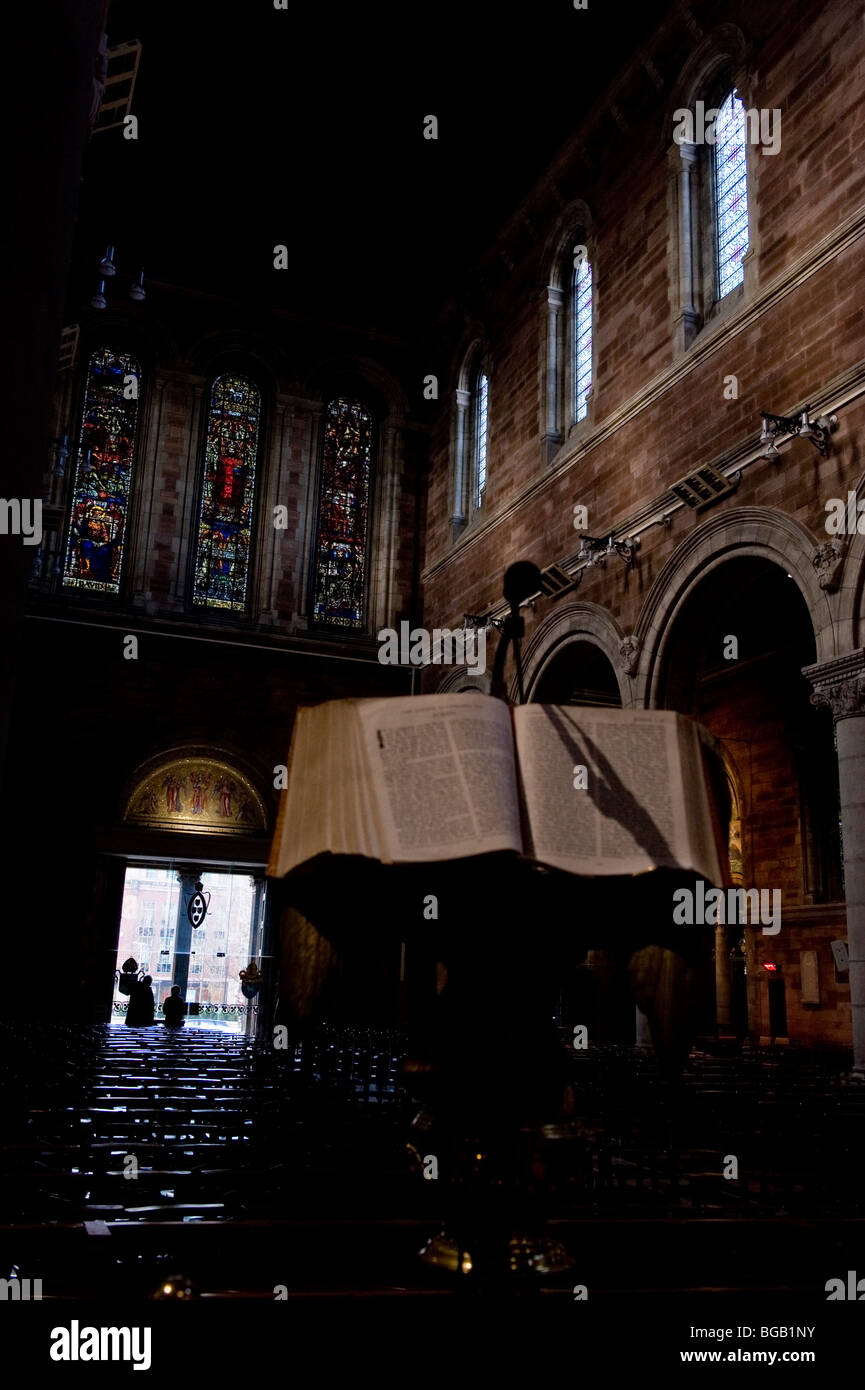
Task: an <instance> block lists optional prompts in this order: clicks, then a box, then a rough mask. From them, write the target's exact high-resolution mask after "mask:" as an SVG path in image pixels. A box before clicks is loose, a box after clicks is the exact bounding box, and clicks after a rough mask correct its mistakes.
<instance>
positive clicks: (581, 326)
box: [573, 260, 592, 421]
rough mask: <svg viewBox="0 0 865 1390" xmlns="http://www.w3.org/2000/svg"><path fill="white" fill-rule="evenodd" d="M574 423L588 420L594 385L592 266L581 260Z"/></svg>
mask: <svg viewBox="0 0 865 1390" xmlns="http://www.w3.org/2000/svg"><path fill="white" fill-rule="evenodd" d="M573 325H574V342H573V363H574V366H573V373H574V420H575V421H577V420H582V419H584V418H585V415H586V411H587V410H588V402H587V400H586V397H587V395H588V392H589V389H590V387H591V385H592V267H591V265H590V264H589V262H588V261H586V260H581V261H580V264H579V266H578V267H577V268H576V269H575V271H574V285H573Z"/></svg>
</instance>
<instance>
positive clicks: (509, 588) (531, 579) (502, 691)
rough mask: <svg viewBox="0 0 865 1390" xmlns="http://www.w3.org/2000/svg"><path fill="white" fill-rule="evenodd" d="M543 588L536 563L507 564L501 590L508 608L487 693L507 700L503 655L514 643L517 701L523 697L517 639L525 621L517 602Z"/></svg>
mask: <svg viewBox="0 0 865 1390" xmlns="http://www.w3.org/2000/svg"><path fill="white" fill-rule="evenodd" d="M541 589H542V584H541V572H540V570H539V569H538V567H537V565H533V564H532V562H531V560H517V561H516V562H515V563H514V564H513V565H508V568H507V569H506V570H505V583H504V588H503V590H502V592H503V595H504V597H505V598H506V599H507V602H508V605H509V607H510V612H509V614H508V616H507V617H506V618H505V620H504V623H503V624H502V635H501V637H500V639H499V644H498V646H497V647H496V656H495V661H494V662H493V673H492V677H491V683H490V693H491V694H492V695H497V696H498V697H499V698H500V699H502V700H506V699H507V697H508V694H507V686H506V685H505V679H504V672H505V657H506V656H507V653H508V647H509V646H510V645H511V644H512V643H513V648H514V662H515V664H516V668H517V690H518V692H519V701H520V704H522V703H523V700H524V699H525V693H524V691H523V661H522V655H521V652H520V640H521V638H522V636H523V633H524V631H525V624H524V622H523V620H522V618H521V617H520V604H521V603H525V601H526V599H527V598H531V597H532V595H533V594H537V593H538V592H539V591H541Z"/></svg>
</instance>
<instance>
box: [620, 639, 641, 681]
mask: <svg viewBox="0 0 865 1390" xmlns="http://www.w3.org/2000/svg"><path fill="white" fill-rule="evenodd" d="M639 660H640V644H639V642H638V641H637V639H636V637H625V638H623V640H622V641H621V642H620V643H619V665H620V666H621V668H622V670H623V671H624V673H625V675H626V676H632V675H633V674H634V672H635V671H636V669H637V664H638V662H639Z"/></svg>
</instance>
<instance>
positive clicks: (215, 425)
mask: <svg viewBox="0 0 865 1390" xmlns="http://www.w3.org/2000/svg"><path fill="white" fill-rule="evenodd" d="M260 418H261V393H260V391H259V390H258V387H257V386H255V385H254V384H253V383H252V382H251V381H248V380H247V379H246V377H242V376H227V375H226V376H220V377H217V379H216V381H214V383H213V387H212V389H211V393H210V408H209V412H208V416H207V436H206V441H205V447H204V482H203V485H202V489H201V509H200V512H199V517H198V544H197V547H196V552H195V578H194V581H193V590H192V599H193V602H194V603H199V604H205V605H206V606H207V607H208V608H227V609H229V610H231V611H232V612H242V611H243V610H244V609H245V608H246V581H247V571H248V569H249V556H250V549H251V540H252V504H253V498H254V495H255V466H256V461H257V458H258V438H259V424H260Z"/></svg>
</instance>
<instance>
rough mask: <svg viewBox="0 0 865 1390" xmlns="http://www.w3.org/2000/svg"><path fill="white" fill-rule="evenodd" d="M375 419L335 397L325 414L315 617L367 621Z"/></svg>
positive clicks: (339, 623)
mask: <svg viewBox="0 0 865 1390" xmlns="http://www.w3.org/2000/svg"><path fill="white" fill-rule="evenodd" d="M371 457H372V419H371V418H370V416H369V415H368V414H367V412H366V411H365V410H364V408H363V406H362V405H361V404H360V403H359V402H358V401H349V400H343V399H342V398H339V399H337V400H334V401H331V402H330V404H329V405H328V407H327V410H326V412H325V417H324V446H323V449H322V460H321V487H320V489H319V501H318V508H319V510H318V549H317V554H316V568H315V597H314V602H313V620H314V621H315V622H316V623H322V624H326V625H327V626H330V627H348V628H361V627H362V626H363V620H364V611H363V610H364V585H365V581H366V558H367V527H368V520H369V489H370V466H371Z"/></svg>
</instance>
